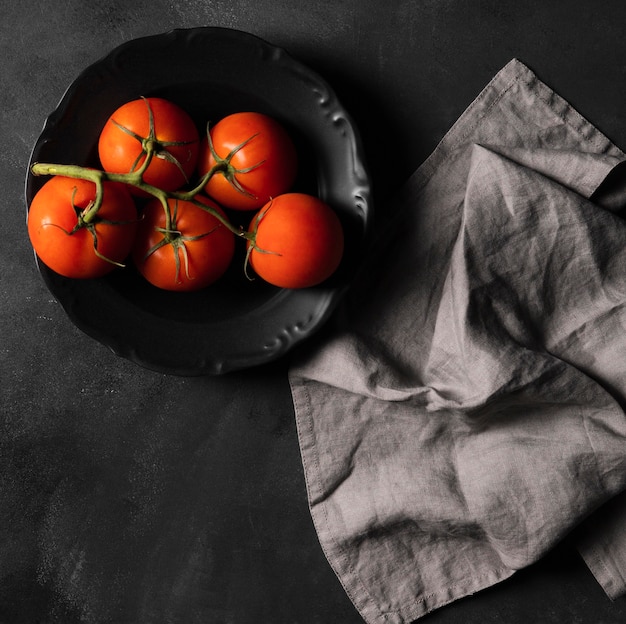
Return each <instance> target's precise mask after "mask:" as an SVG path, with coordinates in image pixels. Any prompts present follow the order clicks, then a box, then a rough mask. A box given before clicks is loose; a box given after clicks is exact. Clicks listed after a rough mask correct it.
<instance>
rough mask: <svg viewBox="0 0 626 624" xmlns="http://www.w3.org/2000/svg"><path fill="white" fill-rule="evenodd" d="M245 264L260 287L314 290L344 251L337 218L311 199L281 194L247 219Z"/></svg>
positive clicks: (333, 213) (314, 198) (334, 267)
mask: <svg viewBox="0 0 626 624" xmlns="http://www.w3.org/2000/svg"><path fill="white" fill-rule="evenodd" d="M250 231H251V232H252V233H254V239H253V240H252V241H250V242H249V243H248V251H249V262H250V266H251V267H252V268H253V269H254V271H255V273H256V274H257V275H258V276H259V277H261V278H262V279H263V280H265V281H266V282H269V283H270V284H273V285H274V286H279V287H281V288H306V287H309V286H315V285H316V284H319V283H321V282H323V281H324V280H325V279H327V278H328V277H330V276H331V275H332V274H333V273H334V272H335V271H336V269H337V268H338V266H339V263H340V262H341V258H342V256H343V250H344V236H343V228H342V226H341V222H340V220H339V218H338V216H337V214H336V213H335V212H334V211H333V210H332V209H331V208H330V206H328V204H326V203H324V202H323V201H321V200H320V199H318V198H317V197H313V196H312V195H306V194H303V193H286V194H284V195H279V196H278V197H275V198H274V199H272V200H270V201H269V202H268V203H267V204H266V205H265V206H264V207H263V208H262V209H261V210H260V211H259V212H258V213H257V214H256V215H255V217H254V218H253V220H252V223H251V224H250Z"/></svg>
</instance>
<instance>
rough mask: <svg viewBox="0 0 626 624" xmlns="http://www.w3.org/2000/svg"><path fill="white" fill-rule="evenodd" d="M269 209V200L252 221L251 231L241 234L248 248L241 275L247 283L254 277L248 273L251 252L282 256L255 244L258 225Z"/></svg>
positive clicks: (270, 202) (270, 204)
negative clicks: (242, 274)
mask: <svg viewBox="0 0 626 624" xmlns="http://www.w3.org/2000/svg"><path fill="white" fill-rule="evenodd" d="M271 207H272V200H271V199H270V201H269V203H268V204H267V206H266V207H265V208H264V209H263V210H260V211H259V212H258V214H257V215H256V217H255V218H254V221H253V223H252V229H251V230H250V231H249V232H245V233H244V234H243V236H244V238H245V239H246V240H247V241H248V246H247V248H246V257H245V259H244V262H243V273H244V275H245V276H246V278H247V279H248V281H250V282H253V281H254V277H253V276H251V275H250V273H249V271H248V268H249V266H250V255H251V254H252V252H253V251H256V252H258V253H263V254H271V255H274V256H280V255H282V254H280V253H278V252H277V251H270V250H269V249H262V248H261V247H259V246H258V245H257V243H256V236H257V232H258V229H259V224H260V223H261V221H262V220H263V217H265V215H266V214H267V212H268V211H269V210H270V208H271Z"/></svg>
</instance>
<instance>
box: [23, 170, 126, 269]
mask: <svg viewBox="0 0 626 624" xmlns="http://www.w3.org/2000/svg"><path fill="white" fill-rule="evenodd" d="M103 189H104V192H103V201H102V206H101V208H100V210H99V211H98V214H97V216H96V218H95V219H94V220H93V221H92V223H91V224H90V225H89V226H88V227H79V228H77V229H75V228H76V226H77V225H78V223H79V213H80V211H82V210H84V209H85V208H87V207H88V206H90V205H91V204H92V202H93V201H94V199H95V197H96V185H95V184H94V183H93V182H89V181H87V180H77V179H73V178H67V177H63V176H55V177H53V178H50V180H48V181H47V182H46V183H45V184H44V185H43V186H42V187H41V189H39V191H38V192H37V193H36V195H35V197H33V200H32V202H31V205H30V209H29V212H28V235H29V237H30V241H31V243H32V246H33V248H34V250H35V252H36V253H37V256H39V259H40V260H41V261H42V262H43V263H44V264H45V265H46V266H48V267H49V268H50V269H52V270H53V271H55V272H56V273H59V274H60V275H63V276H65V277H70V278H94V277H101V276H102V275H106V274H107V273H109V272H110V271H112V270H113V269H114V268H115V266H116V264H114V263H122V262H123V261H124V260H125V259H126V257H127V256H128V255H129V253H130V250H131V247H132V244H133V241H134V237H135V232H136V229H137V210H136V208H135V203H134V201H133V198H132V197H131V195H130V193H129V192H128V190H127V189H126V187H125V186H123V185H121V184H115V183H113V182H104V185H103ZM107 221H112V222H116V224H111V223H107ZM94 245H95V246H94ZM96 249H97V251H96ZM98 254H100V255H98Z"/></svg>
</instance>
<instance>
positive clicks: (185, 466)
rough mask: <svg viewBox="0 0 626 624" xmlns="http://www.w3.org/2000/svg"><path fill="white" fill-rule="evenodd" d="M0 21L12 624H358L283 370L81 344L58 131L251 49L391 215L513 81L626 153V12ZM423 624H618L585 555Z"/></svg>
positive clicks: (263, 7) (94, 7)
mask: <svg viewBox="0 0 626 624" xmlns="http://www.w3.org/2000/svg"><path fill="white" fill-rule="evenodd" d="M5 4H6V6H3V19H2V20H1V21H0V45H1V49H2V57H3V63H2V65H1V70H0V71H1V72H2V82H1V84H2V88H1V89H0V137H1V138H2V150H0V163H1V167H0V175H1V176H2V178H1V180H2V189H3V199H2V202H3V210H2V214H3V222H2V228H1V231H2V234H3V244H2V246H1V247H0V254H1V255H2V263H1V265H0V266H1V268H0V302H1V303H0V320H1V326H2V334H1V337H0V622H2V624H21V623H28V624H30V623H36V622H46V623H49V624H57V623H67V624H73V623H78V622H85V623H88V624H97V623H98V624H100V623H120V624H124V623H129V624H131V623H138V624H139V623H140V624H144V623H146V624H147V623H150V624H166V623H168V624H170V623H176V624H178V623H181V624H182V623H185V624H187V623H193V622H202V623H208V622H210V623H213V622H215V623H218V624H219V623H229V624H244V623H245V624H252V623H255V624H256V623H259V624H266V623H272V624H273V623H276V624H283V623H285V624H295V623H299V624H313V623H325V624H328V623H335V622H336V623H342V624H351V623H354V624H358V622H359V621H360V618H359V617H358V615H357V614H356V612H355V610H354V609H353V607H352V605H351V604H350V602H349V600H348V598H347V597H346V596H345V594H344V593H343V590H342V588H341V586H340V585H339V583H338V581H337V580H336V578H335V577H334V574H333V573H332V571H331V570H330V568H329V567H328V565H327V564H326V561H325V559H324V556H323V553H322V552H321V550H320V548H319V545H318V542H317V539H316V536H315V533H314V531H313V527H312V523H311V520H310V517H309V515H308V509H307V507H306V498H305V486H304V481H303V476H302V468H301V465H300V457H299V452H298V445H297V437H296V431H295V425H294V422H293V412H292V407H291V402H290V396H289V390H288V386H287V381H286V365H287V363H286V362H284V361H281V362H278V363H275V364H272V365H270V366H267V367H264V368H262V369H257V370H251V371H244V372H240V373H236V374H231V375H227V376H224V377H218V378H181V377H168V376H164V375H160V374H157V373H153V372H150V371H147V370H144V369H141V368H138V367H137V366H136V365H134V364H132V363H130V362H127V361H126V360H123V359H120V358H118V357H117V356H115V355H113V354H112V353H111V352H109V350H108V349H106V348H105V347H102V346H100V345H99V344H98V343H96V342H94V341H93V340H92V339H90V338H88V337H86V336H85V335H83V334H82V333H81V332H80V331H79V330H77V329H76V328H75V327H74V326H73V325H72V324H71V323H70V322H69V321H68V319H67V318H66V316H65V314H64V312H63V310H62V309H61V308H60V306H59V305H58V304H57V303H56V302H55V301H54V300H53V299H52V297H51V296H50V295H49V293H48V291H47V290H46V288H45V286H44V285H43V283H42V281H41V279H40V277H39V275H38V273H37V271H36V268H35V264H34V261H33V257H32V252H31V250H30V248H29V245H28V241H27V237H26V231H25V227H24V223H25V207H24V202H23V183H24V177H25V169H26V164H27V162H28V156H29V153H30V150H31V148H32V146H33V144H34V142H35V140H36V138H37V136H38V134H39V131H40V129H41V126H42V124H43V121H44V118H45V117H46V115H47V114H48V113H49V112H50V111H51V110H52V109H53V108H54V107H55V106H56V104H57V102H58V100H59V99H60V97H61V95H62V94H63V92H64V90H65V88H66V87H67V85H69V84H70V83H71V82H72V80H73V79H74V78H75V77H76V75H77V74H78V73H79V72H80V71H81V70H82V69H84V68H85V67H86V66H87V65H88V64H90V63H92V62H93V61H95V60H97V59H99V58H100V57H101V56H103V55H104V54H106V53H107V52H109V51H110V50H111V49H112V48H113V47H115V46H116V45H118V44H120V43H122V42H124V41H126V40H128V39H130V38H134V37H139V36H143V35H148V34H154V33H159V32H164V31H167V30H170V29H171V28H181V27H193V26H202V25H214V26H225V27H233V28H238V29H242V30H247V31H249V32H252V33H254V34H257V35H260V36H261V37H264V38H266V39H267V40H269V41H271V42H272V43H275V44H276V45H279V46H283V47H285V48H287V49H288V50H289V51H290V52H291V53H292V54H294V55H295V56H297V57H299V58H300V59H301V60H302V61H304V62H305V63H307V64H309V65H310V66H311V67H312V68H313V69H315V70H317V71H318V72H319V73H320V74H322V75H323V76H324V77H326V78H327V79H328V80H329V81H330V82H331V83H332V84H333V86H335V88H336V90H337V92H338V93H339V95H340V97H341V99H342V100H343V102H344V104H345V105H346V107H347V108H348V109H349V110H350V111H351V112H352V114H353V116H354V117H355V119H356V121H357V123H358V124H359V125H360V127H361V131H362V134H363V139H364V142H365V147H366V150H367V153H368V156H369V160H370V168H371V170H372V173H373V177H374V182H375V185H376V187H375V188H376V193H377V199H378V200H379V201H378V208H379V210H380V211H381V213H380V216H381V218H384V215H385V214H386V211H392V210H393V205H392V204H388V205H383V204H382V202H381V200H382V199H383V198H385V197H386V196H387V195H388V194H389V193H390V192H391V191H392V190H393V189H395V188H397V187H398V186H399V185H400V184H401V183H402V181H403V180H404V179H405V178H406V177H407V176H408V175H409V174H410V173H412V171H413V170H414V169H415V168H416V167H417V166H418V165H419V164H420V163H421V162H422V160H423V159H424V158H425V157H426V156H427V155H428V154H429V153H430V152H431V151H432V149H433V148H434V146H435V145H436V143H437V141H438V140H439V139H440V138H441V137H442V136H443V134H444V133H445V132H446V131H447V130H448V128H449V127H450V126H451V124H452V123H453V122H454V121H455V120H456V118H457V117H458V115H459V114H460V113H461V112H462V111H463V110H464V109H465V107H466V106H467V105H468V104H469V103H470V102H471V100H472V99H473V98H474V97H475V95H476V94H477V93H478V91H479V90H480V89H482V87H483V86H484V85H485V84H486V83H487V82H488V80H489V79H490V78H491V77H492V76H493V75H494V74H495V73H496V72H497V71H498V70H499V69H500V68H501V67H502V66H503V65H504V64H505V63H506V62H507V61H508V60H510V59H511V58H512V57H514V56H516V57H519V58H520V59H521V60H522V61H524V62H525V63H527V64H528V65H529V66H530V67H531V68H532V69H533V70H535V71H536V72H537V74H538V75H539V77H540V78H541V79H542V80H544V81H545V82H547V83H548V85H550V86H551V87H553V88H554V89H555V90H556V91H557V92H558V93H559V94H560V95H562V96H563V97H565V98H566V99H568V100H569V101H570V102H571V103H572V104H573V105H574V106H575V107H577V108H578V109H579V111H580V112H581V113H582V114H583V115H585V116H586V117H588V118H589V119H590V120H591V121H592V122H593V123H594V124H596V125H597V126H598V127H599V128H600V129H601V130H603V131H604V132H605V133H606V134H607V135H608V136H609V137H610V138H611V139H613V140H614V141H615V142H616V143H617V144H618V145H619V146H620V147H622V148H624V147H626V117H625V116H624V114H623V107H624V102H625V101H626V98H624V95H625V93H624V91H625V90H624V84H626V82H625V75H624V74H625V70H626V62H625V61H624V59H625V58H626V41H625V40H624V37H623V32H622V31H623V24H624V19H625V18H626V5H624V4H623V3H622V2H617V1H613V2H603V3H594V2H575V3H572V2H565V1H564V0H561V1H557V2H550V3H544V2H538V1H536V2H530V3H519V4H518V3H516V2H511V1H509V0H506V1H504V2H502V1H496V0H488V1H486V2H474V3H470V4H471V5H472V7H473V10H470V9H468V3H466V2H461V1H460V0H444V1H441V0H436V1H434V0H414V1H410V2H400V1H397V2H391V3H381V2H375V1H374V0H340V1H335V2H331V1H329V0H328V1H321V2H318V3H316V4H315V5H313V4H311V3H299V2H288V1H287V0H280V1H270V0H240V1H236V0H234V1H230V2H225V1H211V0H204V1H201V0H196V1H192V2H179V3H173V2H166V1H164V0H149V1H148V0H137V1H136V2H133V3H126V2H121V1H103V2H99V3H92V2H86V1H80V0H68V1H67V2H64V3H63V4H62V6H61V5H60V3H55V4H50V3H44V2H41V1H38V0H25V1H24V2H21V3H5ZM423 621H424V622H432V623H433V624H434V623H441V624H452V623H457V622H464V623H470V624H471V623H474V622H475V623H478V622H481V623H485V622H489V623H491V622H493V623H502V624H504V623H507V624H509V623H516V622H519V623H522V622H524V623H534V622H536V623H544V622H545V623H551V622H554V623H557V622H558V623H561V622H570V623H577V624H618V623H621V622H624V621H626V603H625V602H624V600H623V599H622V600H618V601H617V602H614V603H612V602H610V601H609V600H608V599H607V598H606V597H605V596H604V594H603V593H602V590H601V589H600V588H599V586H598V585H597V584H596V582H595V581H594V579H593V578H592V576H591V575H590V573H589V572H588V571H587V570H586V568H585V567H584V566H583V564H582V562H581V561H580V559H579V558H578V556H577V555H576V554H575V553H574V552H573V550H572V549H571V548H570V546H569V544H568V543H567V541H566V542H564V544H563V545H561V546H559V547H558V548H557V549H556V550H555V551H554V552H553V553H551V554H550V555H549V556H548V557H546V558H545V559H544V560H543V561H541V562H539V563H538V564H536V565H535V566H532V567H531V568H529V569H527V570H524V571H522V572H520V573H519V574H518V575H517V576H515V577H514V578H513V579H511V580H510V581H507V582H505V583H503V584H501V585H499V586H497V587H495V588H493V589H491V590H488V591H485V592H482V593H481V594H478V595H476V596H474V597H472V598H469V599H466V600H463V601H461V602H459V603H456V604H453V605H451V606H449V607H446V608H444V609H442V610H441V611H439V612H437V613H435V614H433V615H431V616H428V617H426V618H425V619H424V620H423Z"/></svg>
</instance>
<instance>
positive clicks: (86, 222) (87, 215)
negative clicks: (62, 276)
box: [45, 188, 131, 268]
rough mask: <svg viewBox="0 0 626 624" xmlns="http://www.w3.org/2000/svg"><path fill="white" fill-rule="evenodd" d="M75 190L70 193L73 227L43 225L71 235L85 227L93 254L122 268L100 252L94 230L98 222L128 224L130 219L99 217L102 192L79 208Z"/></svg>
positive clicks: (53, 224)
mask: <svg viewBox="0 0 626 624" xmlns="http://www.w3.org/2000/svg"><path fill="white" fill-rule="evenodd" d="M76 192H77V189H76V188H74V191H73V193H72V209H73V210H74V212H75V213H76V224H75V225H74V227H73V228H72V229H71V230H69V231H68V230H66V229H65V228H64V227H62V226H60V225H58V224H57V223H46V224H45V225H46V226H52V227H56V228H58V229H60V230H61V231H62V232H64V233H65V234H67V236H72V235H74V234H76V232H79V231H80V230H83V229H86V230H87V231H88V232H89V234H90V235H91V238H92V241H93V251H94V254H95V255H96V256H97V257H98V258H100V259H101V260H104V261H105V262H108V263H109V264H113V265H114V266H117V267H120V268H124V267H125V266H126V265H125V264H123V263H122V262H118V261H116V260H113V259H111V258H108V257H107V256H105V255H104V254H102V253H100V251H99V250H98V232H97V231H96V225H98V224H104V225H128V224H129V223H131V221H115V220H111V219H103V218H102V217H99V216H98V214H97V213H98V210H99V208H100V206H101V205H102V197H103V195H102V193H101V194H100V196H99V197H96V199H95V200H93V201H90V202H89V203H88V204H87V206H85V208H80V207H79V206H77V205H76V203H75V201H74V200H75V198H76Z"/></svg>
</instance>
